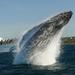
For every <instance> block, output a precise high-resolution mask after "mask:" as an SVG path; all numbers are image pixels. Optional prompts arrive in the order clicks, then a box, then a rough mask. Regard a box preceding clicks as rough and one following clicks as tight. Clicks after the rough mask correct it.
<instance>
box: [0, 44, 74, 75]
mask: <svg viewBox="0 0 75 75" xmlns="http://www.w3.org/2000/svg"><path fill="white" fill-rule="evenodd" d="M14 49H16V47H15V45H12V44H9V45H0V75H75V45H63V46H62V47H61V54H60V56H59V58H58V59H57V61H58V62H57V63H56V64H53V65H51V66H45V67H42V66H39V67H38V66H33V65H30V64H29V65H28V64H21V65H12V62H13V60H14V56H15V54H16V52H15V51H14Z"/></svg>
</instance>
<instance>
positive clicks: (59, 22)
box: [50, 11, 73, 28]
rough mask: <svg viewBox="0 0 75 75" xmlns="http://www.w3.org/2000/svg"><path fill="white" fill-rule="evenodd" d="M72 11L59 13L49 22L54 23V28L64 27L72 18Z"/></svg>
mask: <svg viewBox="0 0 75 75" xmlns="http://www.w3.org/2000/svg"><path fill="white" fill-rule="evenodd" d="M72 14H73V13H72V11H68V12H63V13H60V14H58V15H56V16H54V17H52V18H51V19H50V21H51V22H53V23H55V28H62V27H63V26H65V25H66V24H67V23H68V22H69V20H70V19H71V17H72Z"/></svg>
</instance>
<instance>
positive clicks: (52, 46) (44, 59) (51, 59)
mask: <svg viewBox="0 0 75 75" xmlns="http://www.w3.org/2000/svg"><path fill="white" fill-rule="evenodd" d="M63 29H64V28H63ZM63 29H62V30H60V32H58V33H57V34H56V35H55V36H54V37H53V38H52V39H51V42H50V43H49V44H48V45H47V47H46V48H45V50H44V51H43V52H37V51H36V52H35V53H34V55H32V56H31V57H30V59H29V62H32V64H34V65H43V66H45V65H52V64H54V63H56V62H57V57H59V55H60V52H61V51H60V48H61V36H62V33H63Z"/></svg>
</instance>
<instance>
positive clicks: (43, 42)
mask: <svg viewBox="0 0 75 75" xmlns="http://www.w3.org/2000/svg"><path fill="white" fill-rule="evenodd" d="M71 16H72V11H68V12H63V13H60V14H58V15H56V16H54V17H52V18H49V19H48V20H46V21H44V22H43V23H41V24H40V25H38V26H36V27H34V28H32V29H31V30H29V31H28V32H27V33H26V34H24V35H23V36H22V39H21V41H20V43H19V48H20V50H21V51H20V52H22V53H24V54H23V55H26V56H27V57H26V58H28V57H30V56H31V55H33V53H34V51H36V50H37V49H38V51H43V49H44V48H45V47H46V46H47V44H48V43H49V42H50V40H51V38H53V36H54V35H55V34H57V33H58V32H59V31H60V30H61V29H62V28H63V27H64V26H65V25H66V24H67V23H68V22H69V20H70V18H71ZM23 57H24V56H23ZM16 59H17V58H16ZM25 60H26V59H25ZM14 63H15V62H14Z"/></svg>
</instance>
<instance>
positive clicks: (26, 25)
mask: <svg viewBox="0 0 75 75" xmlns="http://www.w3.org/2000/svg"><path fill="white" fill-rule="evenodd" d="M67 10H72V11H73V13H75V0H0V37H4V38H11V37H12V38H13V37H19V36H21V34H22V33H23V32H25V31H27V30H29V29H30V28H32V27H33V26H36V25H37V24H38V23H39V22H41V21H43V20H44V19H46V18H47V17H49V16H51V15H54V14H56V13H59V12H63V11H67ZM74 20H75V14H73V17H72V19H71V21H70V22H69V24H68V25H67V26H66V27H65V30H64V34H63V36H75V22H74Z"/></svg>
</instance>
